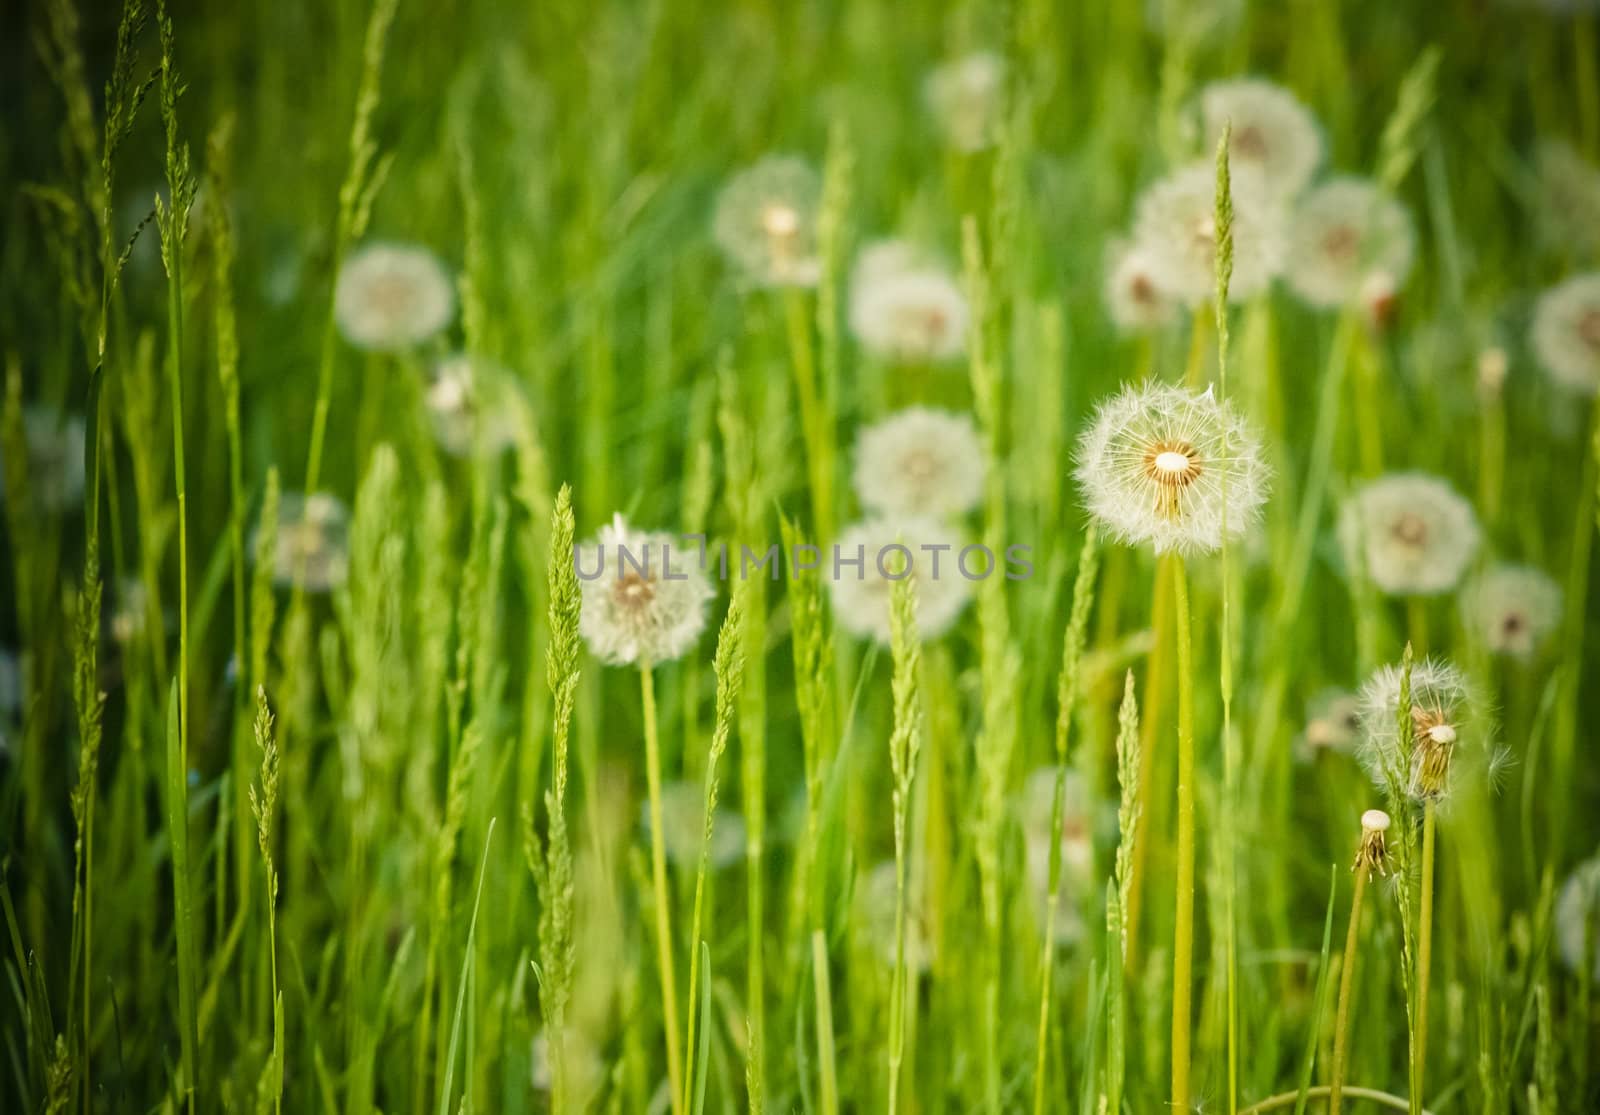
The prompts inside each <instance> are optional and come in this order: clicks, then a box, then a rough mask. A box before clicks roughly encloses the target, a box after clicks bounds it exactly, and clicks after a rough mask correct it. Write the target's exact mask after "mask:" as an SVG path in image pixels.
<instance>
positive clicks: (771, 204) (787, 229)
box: [712, 155, 822, 287]
mask: <svg viewBox="0 0 1600 1115" xmlns="http://www.w3.org/2000/svg"><path fill="white" fill-rule="evenodd" d="M821 201H822V180H821V179H820V178H819V177H818V176H817V172H816V171H815V170H814V169H812V167H811V164H810V163H808V162H806V161H805V160H804V159H801V158H798V157H796V156H793V155H768V156H766V157H765V158H763V159H761V160H760V161H759V162H756V163H755V164H753V165H751V166H749V167H747V168H745V169H744V170H742V171H740V172H739V173H738V174H735V175H734V176H733V177H732V178H730V179H729V180H728V184H727V185H726V186H724V187H723V188H722V193H721V194H720V195H719V196H718V198H717V209H716V214H715V216H714V218H713V220H712V236H713V238H714V239H715V240H716V242H717V246H718V247H719V248H721V249H722V253H723V254H724V255H725V256H727V257H728V259H729V261H730V262H732V263H733V265H734V266H735V267H736V268H738V270H739V272H740V274H741V275H742V277H743V278H744V279H745V280H746V281H747V282H749V283H750V284H752V285H753V286H758V287H787V286H795V287H807V286H815V285H816V283H817V280H818V278H820V276H821V273H822V263H821V260H820V259H819V258H818V256H817V212H818V209H819V207H820V205H821Z"/></svg>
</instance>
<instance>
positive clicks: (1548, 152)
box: [1534, 140, 1600, 257]
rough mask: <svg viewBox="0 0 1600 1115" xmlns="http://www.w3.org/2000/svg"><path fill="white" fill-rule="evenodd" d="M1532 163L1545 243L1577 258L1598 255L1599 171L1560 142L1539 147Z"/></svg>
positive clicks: (1541, 144) (1599, 229) (1599, 221)
mask: <svg viewBox="0 0 1600 1115" xmlns="http://www.w3.org/2000/svg"><path fill="white" fill-rule="evenodd" d="M1534 160H1535V169H1536V172H1537V175H1538V185H1539V191H1538V210H1537V214H1538V218H1539V223H1540V227H1541V231H1542V232H1543V235H1544V240H1545V243H1547V244H1549V245H1550V246H1552V247H1555V248H1559V249H1560V250H1561V251H1563V252H1568V251H1575V253H1576V254H1577V255H1578V256H1580V257H1587V256H1593V255H1594V254H1595V253H1596V252H1600V167H1596V166H1595V165H1594V164H1593V163H1590V162H1589V161H1588V160H1586V159H1585V158H1584V157H1583V156H1582V155H1580V154H1579V153H1578V152H1577V151H1576V150H1575V149H1574V148H1573V147H1572V145H1571V144H1570V143H1566V142H1564V141H1562V140H1545V141H1544V142H1542V143H1540V144H1539V147H1538V150H1537V151H1536V152H1535V156H1534Z"/></svg>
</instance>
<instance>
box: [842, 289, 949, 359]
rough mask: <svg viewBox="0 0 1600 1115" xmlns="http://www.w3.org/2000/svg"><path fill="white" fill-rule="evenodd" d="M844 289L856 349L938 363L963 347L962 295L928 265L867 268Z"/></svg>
mask: <svg viewBox="0 0 1600 1115" xmlns="http://www.w3.org/2000/svg"><path fill="white" fill-rule="evenodd" d="M863 270H864V269H863V268H860V267H858V268H857V269H856V275H857V281H856V282H855V283H854V284H853V285H852V286H851V288H850V331H851V332H852V333H853V334H855V338H856V340H857V341H859V342H861V347H862V348H864V349H866V350H867V352H869V353H871V354H872V355H873V356H874V357H876V358H877V359H879V360H883V361H886V362H888V363H891V364H926V363H941V362H943V361H947V360H955V359H957V358H958V357H960V356H961V355H962V354H963V353H964V352H965V351H966V347H967V316H968V315H967V296H966V294H965V293H963V291H962V289H961V284H960V283H958V282H957V281H956V280H955V278H954V276H952V275H950V274H948V273H946V272H945V271H943V270H940V269H938V268H934V267H914V268H907V269H902V270H893V271H891V270H889V269H887V268H886V267H883V266H881V264H880V265H877V266H874V267H873V268H872V269H871V272H870V273H871V275H872V277H871V278H868V279H865V280H863V279H862V278H861V274H862V271H863Z"/></svg>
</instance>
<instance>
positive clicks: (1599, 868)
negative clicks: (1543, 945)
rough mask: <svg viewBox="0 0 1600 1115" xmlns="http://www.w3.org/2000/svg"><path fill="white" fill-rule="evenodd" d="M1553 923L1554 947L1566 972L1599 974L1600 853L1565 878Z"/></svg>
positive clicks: (1585, 861)
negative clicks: (1554, 929) (1554, 924)
mask: <svg viewBox="0 0 1600 1115" xmlns="http://www.w3.org/2000/svg"><path fill="white" fill-rule="evenodd" d="M1555 923H1556V946H1557V949H1558V950H1559V951H1560V953H1561V962H1562V963H1563V964H1565V965H1566V966H1567V970H1568V971H1570V972H1573V973H1574V974H1580V973H1583V972H1584V971H1586V970H1587V971H1588V972H1589V974H1590V975H1593V974H1594V973H1600V854H1597V855H1594V856H1591V857H1590V858H1589V859H1587V860H1584V861H1583V862H1582V863H1580V864H1579V865H1578V866H1577V867H1576V868H1574V869H1573V872H1572V874H1571V875H1569V876H1567V881H1566V882H1565V883H1563V884H1562V886H1561V897H1560V898H1558V899H1557V900H1556V910H1555ZM1590 950H1593V951H1590Z"/></svg>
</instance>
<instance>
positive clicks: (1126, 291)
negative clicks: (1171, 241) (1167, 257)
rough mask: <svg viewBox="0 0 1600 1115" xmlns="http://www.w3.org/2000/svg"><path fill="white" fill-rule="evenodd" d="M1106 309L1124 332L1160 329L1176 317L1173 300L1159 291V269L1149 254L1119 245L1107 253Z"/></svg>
mask: <svg viewBox="0 0 1600 1115" xmlns="http://www.w3.org/2000/svg"><path fill="white" fill-rule="evenodd" d="M1107 256H1108V265H1107V267H1106V289H1105V297H1106V308H1107V309H1108V310H1109V311H1110V314H1111V320H1112V322H1113V323H1114V324H1115V325H1116V326H1117V328H1119V329H1122V330H1124V331H1125V332H1139V331H1142V330H1147V329H1159V328H1160V327H1162V326H1164V325H1170V324H1171V323H1172V321H1173V319H1174V318H1175V317H1176V316H1177V307H1176V305H1175V304H1174V303H1173V301H1172V298H1171V297H1170V296H1169V295H1168V294H1167V293H1166V291H1164V290H1162V289H1161V286H1160V277H1159V268H1158V267H1157V265H1156V263H1155V261H1154V260H1153V259H1151V255H1150V252H1148V251H1147V250H1145V249H1142V248H1140V247H1138V246H1137V245H1135V244H1132V243H1127V242H1119V243H1117V244H1113V245H1112V246H1111V249H1110V251H1109V252H1108V253H1107Z"/></svg>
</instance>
